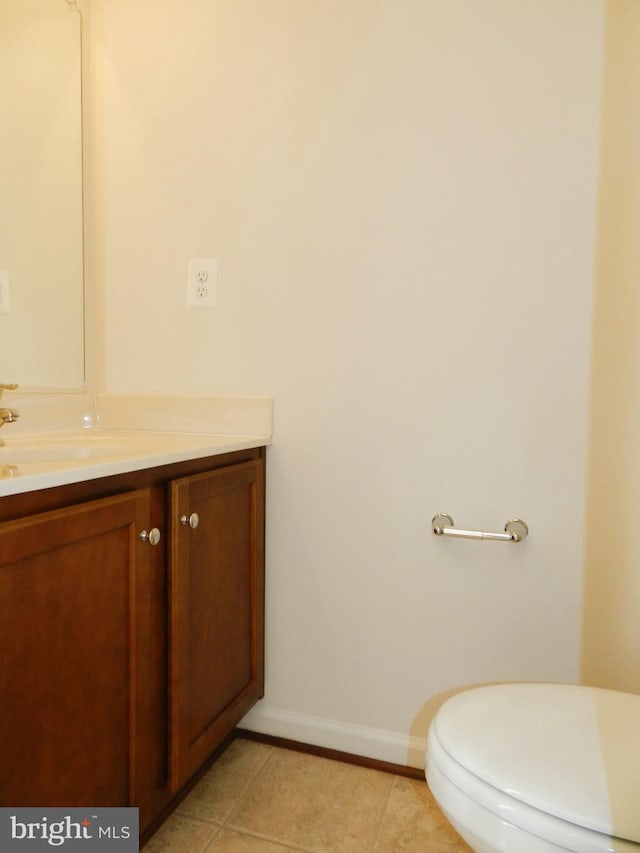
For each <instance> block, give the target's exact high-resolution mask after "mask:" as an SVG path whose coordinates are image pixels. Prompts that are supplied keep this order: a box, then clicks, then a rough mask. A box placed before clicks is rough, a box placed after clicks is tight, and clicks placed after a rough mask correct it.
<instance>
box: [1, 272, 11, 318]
mask: <svg viewBox="0 0 640 853" xmlns="http://www.w3.org/2000/svg"><path fill="white" fill-rule="evenodd" d="M9 311H11V288H10V286H9V273H8V272H7V271H6V270H0V314H8V313H9Z"/></svg>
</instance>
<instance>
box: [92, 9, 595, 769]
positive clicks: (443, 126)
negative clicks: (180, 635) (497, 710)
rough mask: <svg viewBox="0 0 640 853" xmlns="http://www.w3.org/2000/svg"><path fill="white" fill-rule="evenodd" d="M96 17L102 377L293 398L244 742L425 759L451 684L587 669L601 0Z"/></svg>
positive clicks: (271, 503) (275, 480)
mask: <svg viewBox="0 0 640 853" xmlns="http://www.w3.org/2000/svg"><path fill="white" fill-rule="evenodd" d="M91 11H92V20H91V26H92V36H91V46H92V53H93V57H94V72H95V73H94V81H93V91H94V93H95V98H94V104H95V114H94V128H93V130H94V146H93V153H94V157H95V168H94V178H95V186H94V192H95V216H96V225H97V228H96V234H97V236H98V240H97V243H96V246H95V255H94V256H95V258H96V266H97V273H98V279H97V280H99V281H103V282H104V291H103V293H104V325H103V334H104V340H105V357H104V372H105V384H106V387H107V388H108V390H110V391H138V390H144V391H182V392H185V393H198V392H207V393H224V394H227V393H232V394H234V393H235V394H266V395H270V396H273V397H274V399H275V441H274V444H273V447H272V448H271V449H270V451H269V474H268V489H269V491H268V521H267V563H268V564H267V589H268V599H267V649H268V653H267V654H268V657H267V695H266V698H265V702H264V703H263V704H262V705H261V706H260V708H259V709H258V710H257V711H256V712H255V713H254V714H252V715H251V717H250V720H249V724H250V725H252V726H254V727H256V728H262V729H263V730H267V731H271V732H272V733H274V734H284V735H286V736H289V737H293V738H298V739H301V740H304V739H309V740H313V741H314V742H320V743H325V744H326V745H328V746H334V747H337V748H342V749H347V750H350V751H353V752H362V753H367V754H374V755H376V756H377V757H381V758H388V759H389V760H397V761H404V760H411V761H412V762H416V763H419V762H420V761H421V755H420V754H419V753H420V750H421V749H422V746H423V743H422V740H421V739H422V738H423V737H424V734H425V729H426V723H427V719H428V716H429V713H430V709H431V708H432V707H433V705H434V703H435V702H437V701H438V697H439V696H440V695H442V694H443V693H445V692H446V691H449V690H451V689H453V688H455V687H456V686H459V685H464V684H470V683H474V682H479V681H491V680H503V679H542V680H546V679H550V680H560V681H575V680H577V679H578V678H579V666H580V638H581V619H582V559H583V554H582V550H581V546H580V543H582V541H583V538H584V527H583V525H584V494H585V476H586V452H587V447H586V438H587V404H588V387H589V355H590V345H591V344H590V330H591V288H592V277H593V255H594V233H595V210H596V208H595V204H596V190H597V168H598V145H599V121H600V85H601V46H602V13H603V4H602V2H601V0H519V2H513V0H482V2H478V0H447V2H442V0H347V2H345V0H260V2H257V0H94V2H92V9H91ZM208 256H213V257H216V258H217V259H218V261H219V264H220V286H219V299H218V307H217V308H216V310H215V311H212V312H207V311H193V310H189V309H187V307H186V284H185V275H186V269H187V260H188V259H189V258H190V257H196V258H197V257H208ZM440 511H446V512H449V513H451V514H452V515H453V517H454V519H455V521H456V523H457V524H458V525H459V526H477V527H480V528H484V529H496V530H499V529H501V528H502V527H503V525H504V523H505V521H506V520H507V519H508V518H510V517H513V516H520V517H522V518H524V519H525V520H526V521H527V522H528V523H529V525H530V528H531V535H530V537H529V539H528V540H527V542H526V543H524V544H521V545H505V544H498V543H478V542H453V541H451V540H446V541H445V540H443V539H436V537H434V536H433V535H432V533H431V529H430V520H431V517H432V516H433V515H434V514H435V513H436V512H440ZM410 735H413V736H414V737H415V738H416V740H415V743H417V744H418V747H417V748H416V751H415V752H414V754H412V755H409V756H408V750H409V747H410V741H409V737H410Z"/></svg>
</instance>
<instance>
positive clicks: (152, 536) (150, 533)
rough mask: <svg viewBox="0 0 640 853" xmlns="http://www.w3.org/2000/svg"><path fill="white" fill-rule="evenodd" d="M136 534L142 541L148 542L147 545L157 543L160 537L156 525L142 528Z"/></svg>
mask: <svg viewBox="0 0 640 853" xmlns="http://www.w3.org/2000/svg"><path fill="white" fill-rule="evenodd" d="M138 536H139V537H140V539H142V541H143V542H148V543H149V545H157V544H158V542H159V541H160V538H161V536H160V531H159V530H158V528H157V527H152V528H151V530H142V531H141V532H140V533H139V534H138Z"/></svg>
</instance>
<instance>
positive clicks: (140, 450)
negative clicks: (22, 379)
mask: <svg viewBox="0 0 640 853" xmlns="http://www.w3.org/2000/svg"><path fill="white" fill-rule="evenodd" d="M5 442H6V444H5V446H4V447H0V497H2V496H4V495H13V494H19V493H21V492H30V491H35V490H37V489H48V488H51V487H53V486H62V485H65V484H67V483H79V482H82V481H84V480H94V479H96V478H98V477H109V476H112V475H114V474H125V473H127V472H130V471H139V470H142V469H144V468H156V467H158V466H160V465H168V464H171V463H173V462H184V461H187V460H189V459H200V458H202V457H205V456H217V455H219V454H222V453H230V452H232V451H234V450H246V449H248V448H254V447H264V446H265V445H267V444H269V443H270V437H269V436H264V435H262V436H255V435H254V436H250V435H207V434H189V433H176V432H166V433H163V432H150V431H144V430H112V429H95V428H92V429H77V430H61V431H57V432H41V433H34V434H32V435H28V434H22V435H19V436H14V437H13V438H12V439H10V440H9V439H8V437H7V439H5Z"/></svg>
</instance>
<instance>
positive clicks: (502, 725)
mask: <svg viewBox="0 0 640 853" xmlns="http://www.w3.org/2000/svg"><path fill="white" fill-rule="evenodd" d="M426 775H427V782H428V783H429V787H430V789H431V792H432V793H433V796H434V797H435V799H436V801H437V802H438V805H439V806H440V808H441V809H442V811H443V812H444V814H445V815H446V816H447V818H448V819H449V821H450V822H451V823H452V824H453V826H454V827H455V828H456V829H457V831H458V832H459V833H460V835H461V836H462V837H463V838H464V839H465V840H466V841H467V843H468V844H469V845H470V846H471V847H472V848H473V849H474V850H475V851H477V853H549V851H558V850H563V851H567V850H570V851H575V853H604V851H614V853H623V851H624V853H630V851H634V853H639V851H640V696H635V695H631V694H628V693H618V692H615V691H611V690H599V689H596V688H590V687H577V686H572V685H564V684H500V685H494V686H490V687H478V688H475V689H472V690H467V691H465V692H463V693H459V694H458V695H456V696H454V697H453V698H451V699H449V700H448V701H446V702H445V703H444V705H442V707H441V708H440V710H439V711H438V713H437V714H436V716H435V718H434V720H433V722H432V724H431V727H430V729H429V736H428V741H427V769H426Z"/></svg>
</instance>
